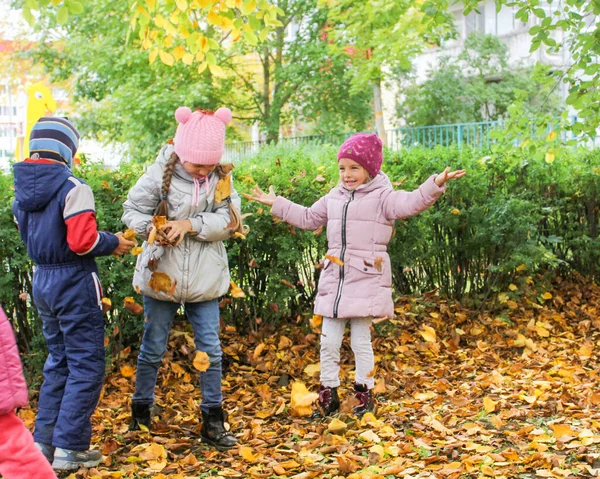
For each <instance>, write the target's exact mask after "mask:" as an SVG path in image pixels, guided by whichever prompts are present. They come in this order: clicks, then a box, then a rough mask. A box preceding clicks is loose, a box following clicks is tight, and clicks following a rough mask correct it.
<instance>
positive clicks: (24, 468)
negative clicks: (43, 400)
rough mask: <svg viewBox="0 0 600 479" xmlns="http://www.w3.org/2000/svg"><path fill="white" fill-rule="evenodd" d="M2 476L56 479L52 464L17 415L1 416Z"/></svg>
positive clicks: (0, 455) (0, 466) (0, 451)
mask: <svg viewBox="0 0 600 479" xmlns="http://www.w3.org/2000/svg"><path fill="white" fill-rule="evenodd" d="M0 475H1V476H2V477H4V478H5V479H24V478H27V479H56V474H54V471H53V470H52V467H51V466H50V463H49V462H48V461H47V460H46V458H45V457H44V455H43V454H42V452H41V451H40V450H39V449H38V448H37V447H36V446H35V444H34V443H33V438H32V437H31V434H30V432H29V431H28V430H27V428H26V427H25V424H23V422H22V421H21V420H20V419H19V418H18V417H17V415H16V414H15V413H9V414H4V415H2V416H0Z"/></svg>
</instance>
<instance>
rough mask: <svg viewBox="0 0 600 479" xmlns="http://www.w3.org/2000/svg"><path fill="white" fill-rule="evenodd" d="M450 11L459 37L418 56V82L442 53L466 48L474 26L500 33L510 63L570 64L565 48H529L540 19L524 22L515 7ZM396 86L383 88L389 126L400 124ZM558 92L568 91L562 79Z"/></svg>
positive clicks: (486, 6) (550, 8)
mask: <svg viewBox="0 0 600 479" xmlns="http://www.w3.org/2000/svg"><path fill="white" fill-rule="evenodd" d="M540 6H541V7H542V8H545V9H546V11H547V12H548V13H549V12H552V11H553V9H554V8H556V5H553V4H548V3H546V2H544V1H543V0H542V1H541V2H540ZM450 12H451V13H452V14H453V15H454V17H455V25H456V29H457V33H458V34H457V38H456V39H453V40H449V41H447V42H444V44H442V45H441V46H440V47H437V48H430V49H429V50H427V51H425V52H423V53H422V54H421V55H419V56H417V57H416V58H415V60H414V61H413V67H414V71H415V74H416V78H417V82H423V81H424V80H425V79H426V78H427V75H428V72H429V71H430V70H431V69H432V68H435V67H436V66H437V64H438V63H439V59H440V57H441V56H444V55H449V56H457V55H458V54H459V53H460V52H461V51H462V49H463V46H464V40H465V38H466V36H467V35H468V33H470V32H471V31H474V30H477V31H480V32H482V33H487V34H492V35H497V36H498V37H499V38H500V39H501V40H502V41H503V42H504V43H505V44H506V45H507V46H508V50H509V63H510V64H511V65H534V64H535V63H536V62H539V63H542V64H545V65H553V66H555V67H556V68H559V69H564V68H565V67H566V65H567V64H568V52H567V51H566V50H564V49H563V50H562V51H561V52H559V53H558V54H551V53H549V52H548V49H547V48H546V47H545V46H543V45H542V46H541V47H540V48H539V49H538V50H537V51H535V52H534V53H530V52H529V49H530V47H531V36H530V35H529V33H528V31H529V29H530V28H531V27H532V26H534V25H536V24H538V23H540V19H538V18H530V19H529V22H528V24H524V23H522V22H521V21H520V20H518V19H516V18H515V17H514V11H513V8H512V7H506V6H504V7H502V9H501V10H500V12H496V4H495V2H494V1H493V0H486V1H485V3H483V4H482V5H481V6H480V8H479V13H476V12H471V13H470V14H469V15H468V16H467V17H465V16H464V15H463V10H462V5H456V6H453V7H452V8H451V10H450ZM554 38H555V39H556V40H557V41H559V42H560V41H561V40H562V38H560V37H557V36H554ZM397 88H398V87H397V85H390V86H387V87H385V88H384V90H383V92H382V95H383V104H384V121H385V125H386V128H394V127H396V126H399V125H398V124H397V123H398V120H397V119H396V118H395V102H396V98H397V95H396V93H397ZM559 93H560V94H561V96H562V97H563V98H565V97H566V95H567V92H566V86H565V85H564V84H562V83H561V87H560V92H559Z"/></svg>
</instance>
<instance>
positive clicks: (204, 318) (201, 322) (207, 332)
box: [185, 299, 223, 412]
mask: <svg viewBox="0 0 600 479" xmlns="http://www.w3.org/2000/svg"><path fill="white" fill-rule="evenodd" d="M185 313H186V315H187V317H188V320H189V321H190V323H192V327H193V328H194V341H195V343H196V349H197V350H198V351H204V352H205V353H206V354H208V359H209V360H210V366H209V368H208V369H207V370H206V371H205V372H202V373H200V390H201V391H202V404H201V405H200V409H202V410H203V411H204V412H208V410H209V408H212V407H219V406H221V403H222V402H223V394H222V392H221V374H222V369H221V357H222V352H221V340H220V339H219V326H220V318H219V316H220V313H219V302H218V300H216V299H214V300H211V301H205V302H202V303H186V304H185Z"/></svg>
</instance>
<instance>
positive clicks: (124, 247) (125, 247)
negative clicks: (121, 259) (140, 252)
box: [112, 231, 135, 256]
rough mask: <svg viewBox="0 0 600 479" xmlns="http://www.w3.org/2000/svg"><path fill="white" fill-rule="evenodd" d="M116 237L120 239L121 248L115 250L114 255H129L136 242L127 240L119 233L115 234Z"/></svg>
mask: <svg viewBox="0 0 600 479" xmlns="http://www.w3.org/2000/svg"><path fill="white" fill-rule="evenodd" d="M115 236H116V237H117V238H119V246H117V247H116V248H115V250H114V251H113V252H112V254H114V255H116V256H121V255H123V254H125V253H128V252H129V250H130V249H131V248H133V247H134V246H135V242H134V241H130V240H128V239H125V238H124V237H123V233H122V232H120V231H119V232H118V233H117V234H115Z"/></svg>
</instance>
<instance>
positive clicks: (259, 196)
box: [244, 185, 277, 206]
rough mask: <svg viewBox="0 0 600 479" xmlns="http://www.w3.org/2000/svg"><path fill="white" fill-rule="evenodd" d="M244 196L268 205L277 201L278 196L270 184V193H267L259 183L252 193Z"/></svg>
mask: <svg viewBox="0 0 600 479" xmlns="http://www.w3.org/2000/svg"><path fill="white" fill-rule="evenodd" d="M244 196H245V197H246V198H247V199H249V200H252V201H258V202H259V203H262V204H263V205H267V206H273V203H275V199H276V198H277V195H276V194H275V190H274V189H273V187H272V186H269V194H267V193H265V192H264V191H263V190H261V189H260V188H259V186H258V185H254V188H252V194H251V195H247V194H244Z"/></svg>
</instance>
